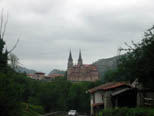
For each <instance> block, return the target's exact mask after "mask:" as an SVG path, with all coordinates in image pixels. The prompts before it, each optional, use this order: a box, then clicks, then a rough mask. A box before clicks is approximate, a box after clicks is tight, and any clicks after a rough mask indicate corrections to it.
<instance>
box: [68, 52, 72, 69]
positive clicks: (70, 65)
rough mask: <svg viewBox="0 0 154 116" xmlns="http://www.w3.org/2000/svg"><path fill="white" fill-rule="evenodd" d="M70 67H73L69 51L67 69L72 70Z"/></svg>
mask: <svg viewBox="0 0 154 116" xmlns="http://www.w3.org/2000/svg"><path fill="white" fill-rule="evenodd" d="M72 67H73V58H72V53H71V50H70V53H69V58H68V63H67V68H68V69H69V68H72Z"/></svg>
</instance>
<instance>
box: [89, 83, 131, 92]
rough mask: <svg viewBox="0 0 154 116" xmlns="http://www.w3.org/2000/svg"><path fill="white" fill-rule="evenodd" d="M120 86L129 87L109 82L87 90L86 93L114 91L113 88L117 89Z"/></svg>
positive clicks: (124, 84)
mask: <svg viewBox="0 0 154 116" xmlns="http://www.w3.org/2000/svg"><path fill="white" fill-rule="evenodd" d="M120 86H127V87H131V86H130V85H129V84H127V83H125V82H111V83H106V84H103V85H100V86H97V87H95V88H92V89H89V90H88V92H89V93H94V92H96V91H99V90H104V91H106V90H109V89H114V88H117V87H120Z"/></svg>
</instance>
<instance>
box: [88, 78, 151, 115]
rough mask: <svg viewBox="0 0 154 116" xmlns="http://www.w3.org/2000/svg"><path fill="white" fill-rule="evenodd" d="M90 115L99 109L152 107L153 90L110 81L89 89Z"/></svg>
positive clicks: (135, 82)
mask: <svg viewBox="0 0 154 116" xmlns="http://www.w3.org/2000/svg"><path fill="white" fill-rule="evenodd" d="M88 92H89V93H90V96H91V98H90V107H91V115H95V114H96V113H97V112H98V111H99V110H101V109H108V108H117V107H154V90H151V89H147V88H143V86H141V84H139V83H138V82H137V81H136V80H135V81H134V82H133V83H132V84H128V83H126V82H111V83H106V84H102V85H100V86H97V87H94V88H92V89H89V90H88Z"/></svg>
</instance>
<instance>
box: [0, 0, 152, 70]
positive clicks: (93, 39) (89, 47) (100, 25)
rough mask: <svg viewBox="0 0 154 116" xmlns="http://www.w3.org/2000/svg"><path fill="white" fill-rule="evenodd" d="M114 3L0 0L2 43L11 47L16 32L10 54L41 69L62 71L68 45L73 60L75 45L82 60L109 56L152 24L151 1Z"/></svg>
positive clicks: (139, 35) (67, 0)
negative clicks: (5, 18)
mask: <svg viewBox="0 0 154 116" xmlns="http://www.w3.org/2000/svg"><path fill="white" fill-rule="evenodd" d="M118 2H119V3H117V4H112V1H111V0H109V2H108V1H106V0H104V1H101V2H100V4H99V3H95V2H94V1H93V0H91V1H88V0H85V1H76V2H75V3H74V2H72V1H71V0H52V1H51V0H46V1H43V0H33V1H31V0H29V1H24V2H23V1H20V0H12V1H9V0H5V1H0V7H4V8H6V9H8V10H9V23H8V27H7V33H6V39H5V40H6V42H7V46H8V48H9V49H11V47H12V46H13V45H14V43H15V41H16V39H17V37H18V35H19V34H20V42H19V44H18V46H17V48H16V49H15V51H14V53H15V54H16V55H17V56H18V57H19V59H20V61H21V63H22V64H23V65H24V66H26V67H30V68H35V69H37V70H42V71H45V72H49V71H50V70H51V69H52V68H60V69H66V64H67V58H68V52H69V50H70V49H72V53H73V58H74V61H75V62H76V61H77V58H78V52H79V49H80V48H81V50H82V53H83V61H84V63H92V62H94V61H95V60H97V59H100V58H105V57H111V56H114V55H116V54H117V49H118V47H119V46H122V47H123V46H124V42H128V43H130V41H131V40H134V41H135V42H139V41H140V40H141V39H142V37H143V32H144V31H145V30H146V29H148V28H149V27H151V26H152V25H153V24H154V16H153V12H152V11H153V10H154V2H153V0H149V1H146V0H141V1H140V3H138V4H136V3H134V2H133V1H130V2H129V1H127V2H128V3H129V4H128V5H127V4H126V3H125V4H124V3H123V2H122V0H118ZM1 3H2V4H1ZM120 3H121V4H122V5H123V4H124V6H120ZM110 4H111V5H110ZM105 5H106V7H105Z"/></svg>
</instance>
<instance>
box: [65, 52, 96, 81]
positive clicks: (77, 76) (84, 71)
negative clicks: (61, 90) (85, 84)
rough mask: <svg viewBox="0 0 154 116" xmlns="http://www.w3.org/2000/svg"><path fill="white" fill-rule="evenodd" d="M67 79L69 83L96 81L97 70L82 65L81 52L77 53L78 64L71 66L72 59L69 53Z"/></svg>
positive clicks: (92, 66) (94, 67) (90, 66)
mask: <svg viewBox="0 0 154 116" xmlns="http://www.w3.org/2000/svg"><path fill="white" fill-rule="evenodd" d="M67 68H68V69H67V79H68V80H71V81H97V80H99V78H98V70H97V68H96V66H94V65H86V64H82V57H81V51H80V53H79V59H78V64H77V65H73V59H72V55H71V52H70V55H69V59H68V66H67Z"/></svg>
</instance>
